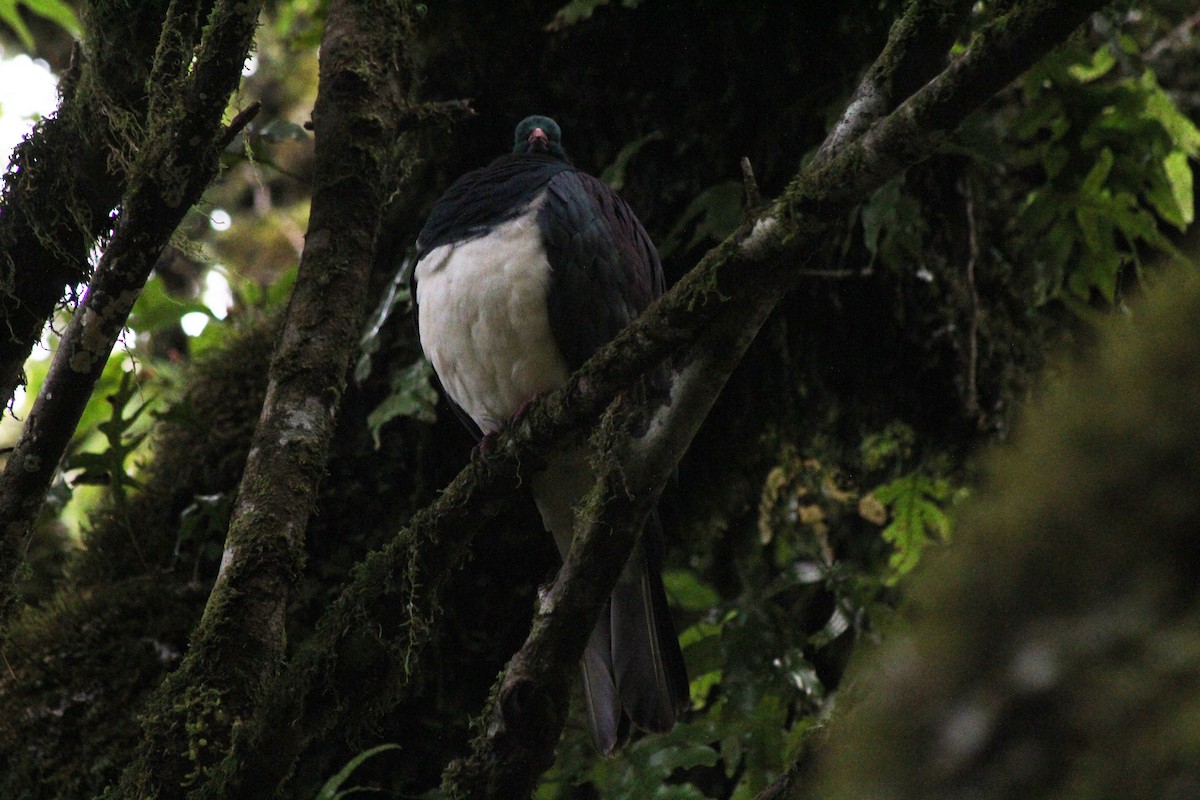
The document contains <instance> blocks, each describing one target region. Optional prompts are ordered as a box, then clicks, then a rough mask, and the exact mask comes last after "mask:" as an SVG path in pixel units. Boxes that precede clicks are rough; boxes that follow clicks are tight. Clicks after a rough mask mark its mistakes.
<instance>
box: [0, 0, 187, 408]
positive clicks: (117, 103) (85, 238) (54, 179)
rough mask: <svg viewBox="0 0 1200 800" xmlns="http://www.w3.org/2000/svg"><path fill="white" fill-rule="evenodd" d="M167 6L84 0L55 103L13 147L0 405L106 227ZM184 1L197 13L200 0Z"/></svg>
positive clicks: (0, 220)
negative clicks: (78, 36) (78, 40)
mask: <svg viewBox="0 0 1200 800" xmlns="http://www.w3.org/2000/svg"><path fill="white" fill-rule="evenodd" d="M168 4H169V0H143V2H139V3H132V4H130V3H124V4H122V5H121V7H120V8H113V7H110V5H111V4H108V3H104V2H101V1H100V0H92V2H89V3H84V4H83V8H82V9H81V11H82V14H83V17H84V21H85V26H84V46H83V47H82V48H80V49H77V50H76V51H75V53H74V54H73V55H72V61H71V67H70V69H68V71H67V73H66V74H65V75H64V76H63V80H62V81H61V83H60V85H59V92H60V97H61V99H60V101H59V106H58V110H57V111H56V112H55V114H54V115H53V116H52V117H48V118H47V119H44V120H43V121H42V122H40V123H39V124H38V126H37V127H36V128H35V129H34V132H33V133H32V134H31V135H30V136H29V137H28V138H27V139H26V140H25V141H23V142H22V143H21V144H19V145H17V147H16V149H15V150H14V151H13V154H12V161H11V164H10V166H9V169H8V173H7V175H6V176H5V181H4V188H3V195H2V196H0V287H3V288H0V320H2V321H3V324H0V408H2V407H4V406H6V405H7V404H8V403H9V401H10V400H11V399H12V395H13V392H14V391H15V389H16V387H17V386H18V385H20V384H21V383H23V381H24V378H23V375H22V367H23V365H24V363H25V360H26V359H27V358H28V357H29V354H30V352H31V351H32V350H33V347H34V346H35V345H36V344H37V342H38V341H39V339H40V338H41V335H42V330H43V329H44V328H45V326H46V320H47V319H48V318H49V317H50V315H51V313H53V311H54V309H55V307H56V306H57V305H58V304H59V303H60V302H61V301H62V298H63V295H64V292H65V291H66V290H67V289H69V288H70V287H72V286H76V285H78V284H79V283H81V282H83V281H84V280H85V279H86V277H87V275H88V273H89V266H88V252H89V251H90V250H91V249H92V247H93V246H94V244H95V242H96V240H97V238H98V237H100V236H102V235H103V234H104V233H105V232H106V231H109V230H110V229H111V226H112V221H111V220H110V219H109V214H110V212H111V211H112V210H113V208H114V207H115V206H116V205H117V203H119V202H120V200H121V195H122V194H123V192H124V190H125V187H126V178H127V174H128V171H127V167H128V166H129V164H130V161H131V156H132V152H133V148H132V146H131V145H132V143H133V142H134V141H136V137H137V131H138V130H139V129H140V127H141V125H142V123H143V121H144V117H145V114H146V109H147V105H148V102H149V99H148V95H147V87H148V86H152V85H153V84H152V83H151V82H150V81H149V76H150V70H151V67H152V65H153V63H154V56H155V43H156V42H158V40H159V37H158V32H159V31H160V30H161V29H162V27H163V19H164V15H165V13H166V9H167V6H168ZM188 5H189V6H190V7H192V8H193V13H194V7H196V6H198V5H199V0H193V2H191V3H189V4H188ZM182 41H185V42H192V41H193V39H192V38H187V37H184V38H183V39H182ZM84 54H86V57H84Z"/></svg>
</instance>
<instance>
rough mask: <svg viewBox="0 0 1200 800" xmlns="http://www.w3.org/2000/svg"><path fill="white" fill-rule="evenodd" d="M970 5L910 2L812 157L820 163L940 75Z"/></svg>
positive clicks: (954, 0) (945, 0)
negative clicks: (922, 85) (921, 86)
mask: <svg viewBox="0 0 1200 800" xmlns="http://www.w3.org/2000/svg"><path fill="white" fill-rule="evenodd" d="M970 7H971V3H970V2H965V1H964V0H913V1H912V2H910V3H909V4H908V7H907V8H906V9H905V10H904V14H903V15H901V17H900V18H899V19H897V20H896V22H895V24H893V25H892V30H891V31H889V33H888V40H887V44H885V45H884V48H883V51H882V52H881V53H880V54H879V57H878V58H876V59H875V62H874V63H873V64H871V66H870V67H869V68H868V69H867V72H866V74H865V75H864V76H863V79H862V81H861V82H860V83H859V84H858V88H856V89H855V90H854V94H853V95H852V96H851V97H850V101H849V102H848V103H847V104H846V110H845V111H843V112H842V116H841V117H840V118H839V119H838V121H837V123H836V124H835V125H834V126H833V130H831V131H830V132H829V135H828V136H827V137H825V141H824V142H822V143H821V147H820V149H819V150H818V151H817V154H816V155H815V156H814V157H813V161H814V163H822V162H824V161H826V160H828V158H829V157H830V155H832V154H833V153H836V152H837V151H838V150H839V149H841V147H842V146H843V145H845V144H846V143H847V142H849V141H853V140H854V139H856V138H858V137H859V136H861V135H862V134H863V132H864V131H866V130H867V128H869V127H870V126H871V125H872V124H873V123H874V122H875V121H876V120H878V119H879V118H880V117H883V116H884V115H886V114H888V113H890V112H891V111H892V110H894V109H895V108H896V105H897V103H899V102H900V101H901V100H902V99H904V98H906V97H908V96H909V95H910V94H912V92H914V91H916V89H917V88H918V87H919V86H920V85H921V84H923V83H924V82H925V81H927V80H929V79H930V78H932V77H934V76H935V75H937V74H938V73H939V72H941V69H942V67H943V66H944V65H945V63H946V58H947V51H948V50H949V48H950V44H951V43H952V42H953V40H954V35H955V33H956V32H957V31H958V29H959V27H960V25H961V23H962V21H963V19H964V18H965V17H966V15H967V12H968V11H969V10H970Z"/></svg>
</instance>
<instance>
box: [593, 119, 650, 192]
mask: <svg viewBox="0 0 1200 800" xmlns="http://www.w3.org/2000/svg"><path fill="white" fill-rule="evenodd" d="M663 137H664V134H663V132H662V131H651V132H650V133H647V134H646V135H645V136H643V137H641V138H640V139H634V140H633V141H632V142H630V143H629V144H627V145H625V146H624V147H622V148H621V152H619V153H617V157H616V158H615V159H613V163H611V164H609V165H608V166H607V167H605V168H604V171H603V172H601V173H600V180H602V181H604V182H605V183H607V184H608V186H609V188H610V189H612V190H613V191H614V192H619V191H621V189H622V188H623V187H624V186H625V168H626V167H628V166H629V162H630V161H632V160H633V157H634V156H636V155H637V154H638V152H639V151H640V150H641V149H642V148H643V147H645V146H646V145H647V144H649V143H650V142H657V141H659V140H660V139H662V138H663Z"/></svg>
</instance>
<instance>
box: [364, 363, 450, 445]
mask: <svg viewBox="0 0 1200 800" xmlns="http://www.w3.org/2000/svg"><path fill="white" fill-rule="evenodd" d="M437 399H438V395H437V389H435V388H434V386H433V369H432V368H431V367H430V366H429V362H428V361H426V360H425V359H423V358H419V359H417V360H416V361H414V362H413V363H412V364H409V365H408V366H407V367H405V368H404V369H402V370H400V371H399V372H397V373H396V374H395V375H393V376H392V387H391V393H390V394H388V396H387V398H386V399H384V401H383V402H381V403H380V404H379V405H377V406H376V407H375V408H374V410H372V411H371V413H370V414H368V415H367V426H368V427H370V429H371V438H372V439H374V441H375V447H376V449H378V448H379V447H380V446H381V441H380V432H381V431H382V430H383V426H384V425H386V424H387V423H389V422H391V421H392V420H393V419H395V418H396V417H412V418H413V419H416V420H420V421H421V422H433V421H434V420H436V419H437V412H436V409H437Z"/></svg>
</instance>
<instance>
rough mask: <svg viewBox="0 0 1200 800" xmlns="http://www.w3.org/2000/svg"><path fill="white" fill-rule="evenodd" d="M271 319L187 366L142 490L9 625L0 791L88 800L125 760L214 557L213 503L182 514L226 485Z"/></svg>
mask: <svg viewBox="0 0 1200 800" xmlns="http://www.w3.org/2000/svg"><path fill="white" fill-rule="evenodd" d="M274 328H275V326H274V324H273V323H272V322H270V321H268V320H260V321H256V322H254V323H252V324H250V325H248V326H247V327H246V328H245V329H244V331H243V332H242V334H241V335H240V336H236V337H233V338H232V339H231V340H230V341H229V342H228V344H227V345H226V346H225V347H224V348H223V349H221V350H219V351H216V352H213V353H212V354H210V355H209V356H208V357H206V358H205V359H204V360H203V361H202V362H200V363H197V364H195V365H193V372H192V374H191V378H190V382H189V384H188V386H187V387H186V389H185V390H184V393H183V396H182V398H181V399H180V400H179V401H178V402H176V403H175V404H174V405H173V406H172V408H171V409H169V410H168V411H167V412H165V414H164V417H163V420H162V421H161V422H160V423H159V427H158V430H157V432H156V434H155V435H156V436H157V442H158V444H157V447H156V450H155V461H154V462H153V463H152V464H151V465H150V466H149V468H148V471H149V477H148V479H147V481H146V484H145V486H144V488H143V489H142V490H141V491H139V492H138V493H136V494H133V495H132V496H130V497H129V498H128V499H127V503H126V505H125V506H124V507H121V506H119V505H117V504H115V503H114V504H110V505H106V506H105V507H104V508H102V509H101V510H100V511H99V512H98V513H97V514H96V515H95V517H94V518H93V519H92V520H91V521H90V524H89V528H88V530H87V532H86V543H87V547H86V548H85V549H83V550H81V551H80V552H79V553H78V554H77V555H76V556H75V558H74V560H73V561H72V562H71V563H70V564H69V565H68V574H69V578H68V581H67V582H66V585H64V586H62V587H61V588H60V589H59V591H58V592H57V594H56V595H55V596H54V597H53V599H51V600H50V601H49V602H47V603H46V605H45V606H44V607H42V608H38V609H27V610H26V611H25V613H23V614H22V615H20V616H19V617H18V618H17V619H16V620H15V622H14V623H13V626H12V629H11V631H10V632H9V635H8V638H7V640H6V641H5V643H4V658H5V660H6V661H7V663H8V665H9V667H11V671H10V670H9V669H7V668H6V669H0V763H3V764H4V765H5V769H4V770H0V797H31V798H32V797H46V798H59V797H89V796H93V795H96V794H99V793H100V792H101V791H102V790H103V789H104V787H105V786H106V785H108V784H110V783H111V782H113V781H114V780H115V779H116V777H117V776H119V774H120V772H121V770H122V769H123V768H124V767H125V766H126V763H127V762H128V758H129V753H130V752H131V751H132V748H133V747H134V746H135V745H136V743H137V741H138V738H139V736H140V732H141V728H140V725H139V720H138V714H139V713H140V711H141V710H142V709H143V707H144V704H145V701H146V699H147V697H148V695H149V692H151V691H152V690H153V689H154V688H155V687H156V686H157V685H158V683H159V682H160V681H161V680H162V677H163V675H164V674H166V673H167V672H168V671H170V670H172V669H174V668H175V667H177V666H178V662H179V659H180V657H181V654H182V653H183V651H184V650H185V648H186V647H187V641H188V635H189V633H190V631H191V629H192V626H194V625H195V623H196V620H197V619H198V618H199V614H200V611H201V609H202V608H203V605H204V601H205V597H206V594H207V582H206V580H200V581H197V580H196V578H198V577H199V576H204V578H205V579H210V578H211V576H212V574H213V573H214V571H215V569H216V564H217V561H218V559H219V554H220V543H221V541H222V540H223V537H224V526H223V517H224V515H223V514H222V513H220V511H219V508H220V507H219V506H214V508H215V509H217V513H216V516H215V517H211V518H210V517H206V516H204V514H203V513H200V512H196V514H195V515H192V516H189V515H187V514H185V513H184V512H185V510H187V509H188V508H189V506H192V504H193V503H194V502H195V500H194V498H195V497H196V496H213V495H220V494H226V493H231V492H232V490H233V489H234V487H236V485H237V479H238V477H239V475H240V473H241V467H242V464H243V463H244V461H245V453H246V448H247V446H248V442H249V437H250V433H251V431H252V430H253V427H254V422H255V420H256V419H257V416H258V407H259V406H260V405H261V400H262V394H263V391H264V389H265V387H264V386H263V385H262V384H263V380H264V376H265V373H266V363H265V361H266V358H267V355H268V354H269V352H270V343H271V341H272V340H273V337H274ZM227 510H228V507H227V506H225V511H226V512H227ZM188 519H192V520H194V521H195V523H194V524H189V523H188V522H187V520H188ZM193 700H194V701H195V702H196V703H200V702H201V701H203V700H204V698H190V699H189V700H188V702H192V701H193ZM210 711H211V713H210ZM210 711H205V712H204V713H200V711H197V714H196V715H195V719H196V720H197V721H200V722H202V721H203V720H205V719H209V718H211V714H212V713H216V712H215V711H213V710H211V709H210ZM31 713H32V716H30V715H31ZM197 724H199V722H198V723H197ZM200 738H203V736H202V731H200V730H199V729H198V730H197V732H196V746H197V747H201V745H200V744H199V739H200ZM34 792H36V794H35V793H34Z"/></svg>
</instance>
